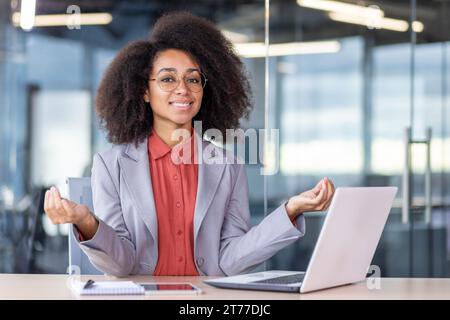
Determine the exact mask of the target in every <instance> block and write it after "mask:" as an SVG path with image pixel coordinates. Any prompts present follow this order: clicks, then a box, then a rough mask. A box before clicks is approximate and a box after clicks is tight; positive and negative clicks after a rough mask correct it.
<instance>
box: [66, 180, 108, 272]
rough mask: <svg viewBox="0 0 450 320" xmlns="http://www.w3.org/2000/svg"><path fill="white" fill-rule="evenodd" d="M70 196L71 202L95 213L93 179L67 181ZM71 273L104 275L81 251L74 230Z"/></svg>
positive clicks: (71, 243)
mask: <svg viewBox="0 0 450 320" xmlns="http://www.w3.org/2000/svg"><path fill="white" fill-rule="evenodd" d="M66 183H67V188H68V195H69V199H70V200H71V201H74V202H76V203H79V204H84V205H86V206H88V208H89V210H91V212H94V206H93V203H92V189H91V178H89V177H87V178H68V179H67V180H66ZM71 227H72V226H71ZM68 238H69V267H70V269H69V273H71V274H72V273H78V271H79V272H80V274H103V273H102V272H100V271H99V270H98V269H97V268H95V267H94V265H93V264H92V263H91V262H90V260H89V258H88V257H87V256H86V254H85V253H84V252H83V250H81V248H80V247H79V245H78V241H77V240H76V239H75V236H74V233H73V232H72V230H70V231H69V236H68ZM78 269H79V270H78Z"/></svg>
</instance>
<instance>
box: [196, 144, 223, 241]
mask: <svg viewBox="0 0 450 320" xmlns="http://www.w3.org/2000/svg"><path fill="white" fill-rule="evenodd" d="M196 137H197V141H198V143H197V146H200V145H201V146H202V148H198V150H197V154H198V159H199V165H198V184H197V199H196V203H195V212H194V243H195V242H196V239H197V234H198V231H199V229H200V226H201V224H202V221H203V218H204V217H205V215H206V212H207V211H208V208H209V206H210V205H211V202H212V200H213V198H214V196H215V194H216V190H217V187H218V186H219V183H220V180H221V179H222V175H223V172H224V169H225V160H224V157H223V154H222V152H221V151H220V149H219V148H217V147H214V148H212V146H213V145H212V144H211V143H208V142H205V141H202V139H201V138H199V137H198V136H196ZM215 160H217V161H218V163H213V162H214V161H215Z"/></svg>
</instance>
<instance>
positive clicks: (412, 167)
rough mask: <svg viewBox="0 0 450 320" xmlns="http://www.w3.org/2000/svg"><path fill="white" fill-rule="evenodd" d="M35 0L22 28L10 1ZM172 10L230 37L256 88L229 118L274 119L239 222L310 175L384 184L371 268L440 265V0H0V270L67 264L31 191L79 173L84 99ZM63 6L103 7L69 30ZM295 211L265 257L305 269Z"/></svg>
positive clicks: (444, 257)
mask: <svg viewBox="0 0 450 320" xmlns="http://www.w3.org/2000/svg"><path fill="white" fill-rule="evenodd" d="M34 2H35V4H36V6H35V26H34V27H33V28H31V29H30V30H27V29H29V26H26V25H24V24H22V26H21V19H20V17H19V15H20V14H21V13H22V14H24V11H23V10H25V9H23V8H22V4H24V5H28V6H29V5H32V3H34ZM71 5H74V6H72V7H71ZM180 9H184V10H188V11H191V12H193V13H195V14H197V15H200V16H203V17H206V18H208V19H210V20H212V21H214V22H215V23H216V24H217V25H218V26H219V28H220V29H222V30H223V31H224V32H225V34H226V35H227V37H229V38H230V40H232V41H233V42H234V43H235V44H236V50H237V52H238V53H239V54H240V55H241V56H242V59H243V61H244V63H245V65H246V67H247V70H248V73H249V76H250V79H251V83H252V86H253V90H254V101H255V108H254V111H253V112H252V114H251V116H250V119H249V120H248V121H243V122H242V127H243V128H244V129H246V128H256V129H262V128H266V129H270V128H279V129H280V131H279V133H280V144H279V152H278V153H274V152H272V153H270V155H269V156H268V158H267V161H268V165H269V166H272V167H275V168H278V171H277V173H276V174H274V175H270V176H262V175H261V174H260V169H261V163H257V164H248V165H247V167H246V168H247V175H248V179H249V187H250V188H249V189H250V206H251V212H252V222H253V223H257V222H258V221H259V220H260V219H261V218H262V217H263V215H264V214H265V212H266V213H267V212H270V210H271V209H273V208H275V207H276V206H278V204H279V203H281V201H283V200H285V199H286V198H288V197H289V196H290V195H293V194H295V193H298V192H300V191H304V190H306V189H308V188H311V187H312V186H314V184H315V183H316V182H317V181H318V180H319V179H320V178H322V177H323V176H328V177H330V178H331V179H332V180H333V181H334V183H335V185H336V186H387V185H394V186H398V187H399V192H398V194H397V198H396V200H395V203H394V206H393V209H392V211H391V214H390V216H389V220H388V223H387V225H386V228H385V230H384V232H383V235H382V238H381V241H380V243H379V246H378V248H377V251H376V254H375V258H374V261H373V263H374V264H376V265H378V266H379V267H380V271H381V275H382V276H396V277H399V276H406V277H407V276H412V277H446V276H448V275H449V271H450V263H449V259H450V256H449V250H450V235H449V234H448V232H447V230H448V228H449V226H450V215H449V213H450V209H449V203H450V202H449V200H450V194H449V193H450V179H449V171H450V140H449V139H450V138H449V124H450V111H449V103H450V98H449V91H450V85H449V83H450V76H449V71H450V69H449V64H450V63H449V60H450V47H449V40H450V28H449V25H448V24H449V22H448V18H449V17H450V15H449V14H450V1H448V0H407V1H401V0H389V1H356V0H345V1H344V0H341V1H321V0H310V1H308V0H298V1H296V0H273V1H269V6H268V7H266V3H265V1H262V0H245V1H237V0H236V1H234V0H227V1H225V0H193V1H181V0H180V1H178V0H177V1H160V0H151V1H150V0H145V1H144V0H139V1H122V0H99V1H85V0H78V1H66V0H60V1H56V0H36V1H31V0H29V1H28V0H23V1H18V0H13V1H10V0H0V272H3V273H12V272H15V273H65V272H66V268H67V265H68V252H67V232H68V228H67V226H54V225H52V224H51V223H50V222H49V220H48V219H47V218H46V216H45V214H44V213H43V210H42V200H43V193H42V191H43V190H45V188H47V187H49V186H51V185H56V186H58V187H59V188H60V189H61V190H62V191H63V193H64V192H65V190H66V185H65V180H66V178H67V177H81V176H89V175H90V167H91V160H92V156H93V154H94V153H95V152H97V151H99V150H102V149H105V148H108V143H107V142H106V139H105V134H104V132H103V131H101V130H99V127H98V120H97V118H96V116H95V113H94V98H95V92H96V89H97V87H98V85H99V82H100V79H101V76H102V74H103V72H104V71H105V68H106V67H107V65H108V63H109V62H110V61H111V60H112V58H113V57H114V55H115V54H116V53H117V51H118V50H119V49H120V48H121V47H123V46H124V45H125V44H126V43H127V42H128V41H131V40H136V39H142V38H147V37H148V34H149V32H150V31H151V27H152V25H153V23H154V22H155V20H156V19H157V18H158V17H159V16H160V15H161V14H162V13H164V12H168V11H172V10H180ZM77 10H80V11H81V14H86V13H100V14H103V15H100V16H98V18H99V19H100V20H96V21H94V22H93V23H94V24H93V25H84V24H82V25H81V26H80V28H79V29H78V28H72V27H68V26H67V25H66V20H63V21H64V22H63V25H61V26H44V25H45V24H46V23H47V24H48V23H49V22H48V21H49V20H45V19H44V18H42V17H43V16H45V15H54V14H65V13H69V14H73V13H75V12H77ZM105 13H107V14H109V15H104V14H105ZM266 13H267V14H266ZM267 18H268V20H266V19H267ZM102 19H103V20H102ZM109 20H110V21H109ZM50 21H53V20H51V19H50ZM80 21H83V18H81V20H80ZM75 22H76V21H75ZM411 22H414V23H412V24H411ZM411 26H412V27H411ZM267 27H268V28H267ZM266 40H268V41H269V43H270V47H271V49H269V56H268V58H267V61H268V63H267V65H266V53H267V51H266V48H265V47H264V45H263V44H264V42H265V41H266ZM266 75H267V76H268V78H266V77H265V76H266ZM267 80H268V82H267ZM267 84H268V85H267ZM211 85H214V84H211ZM407 127H410V128H411V135H410V140H411V141H410V142H411V143H410V144H408V146H409V147H407V144H406V139H405V135H406V133H405V132H406V128H407ZM428 128H431V130H430V131H431V138H430V139H429V140H430V143H429V146H430V149H429V150H430V152H429V157H427V144H426V143H425V142H426V141H427V138H428V136H427V133H428V132H429V129H428ZM407 149H408V150H410V152H411V162H410V163H409V165H408V164H407V163H406V161H405V159H406V154H407V153H406V150H407ZM427 159H428V160H429V161H428V162H427ZM427 163H429V165H428V166H427ZM405 172H406V173H408V175H407V176H408V177H409V183H407V182H405V180H404V179H405V177H406V176H405V174H404V173H405ZM427 184H428V185H427ZM406 185H408V187H409V188H405V186H406ZM406 190H409V194H410V196H409V197H408V196H407V195H408V193H407V192H405V191H406ZM405 210H406V211H405ZM427 210H429V211H427ZM307 216H308V217H307V219H308V220H307V234H306V236H305V237H304V238H302V239H301V240H300V241H298V242H297V243H295V244H294V245H292V246H290V247H288V248H286V249H284V250H282V251H281V252H280V253H278V254H277V255H276V256H274V257H273V258H272V259H270V261H269V262H268V263H267V265H266V267H269V268H277V269H293V270H303V269H305V268H306V266H307V263H308V260H309V258H310V255H311V253H312V250H313V248H314V244H315V241H316V240H317V237H318V234H319V231H320V227H321V225H322V223H323V219H324V214H308V215H307ZM343 232H345V231H343ZM355 241H358V239H355ZM336 271H337V272H338V271H339V268H338V266H337V270H336Z"/></svg>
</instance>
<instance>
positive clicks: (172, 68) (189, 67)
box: [144, 49, 203, 129]
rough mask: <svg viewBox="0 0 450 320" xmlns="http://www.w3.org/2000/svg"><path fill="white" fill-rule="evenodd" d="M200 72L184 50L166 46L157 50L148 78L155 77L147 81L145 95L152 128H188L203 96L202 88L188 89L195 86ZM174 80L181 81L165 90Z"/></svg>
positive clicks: (198, 67)
mask: <svg viewBox="0 0 450 320" xmlns="http://www.w3.org/2000/svg"><path fill="white" fill-rule="evenodd" d="M199 74H200V66H199V64H198V63H197V62H196V61H195V60H194V59H192V58H191V57H190V56H189V55H188V54H187V53H185V52H184V51H181V50H176V49H168V50H165V51H162V52H160V53H158V55H157V56H156V58H155V60H154V62H153V67H152V72H151V74H150V79H155V80H150V81H149V86H148V89H147V90H146V92H145V95H144V100H145V101H146V102H149V103H150V106H151V108H152V111H153V119H154V120H153V121H154V122H153V126H154V127H155V128H156V127H159V126H164V127H170V128H173V129H176V128H185V129H190V128H191V126H192V119H193V118H194V116H195V115H196V114H197V113H198V111H199V110H200V106H201V103H202V98H203V89H201V90H199V91H198V92H195V91H197V90H195V89H194V90H192V88H191V86H193V87H195V85H196V84H195V82H196V81H197V80H198V79H199V76H198V75H199ZM177 76H178V78H177ZM177 79H180V80H182V81H179V83H178V86H176V88H174V89H172V90H171V91H166V90H168V89H167V87H169V88H171V87H173V86H174V85H173V84H174V82H176V81H177ZM183 79H185V81H183ZM200 79H201V78H200ZM170 83H172V85H170ZM175 85H176V84H175ZM161 87H163V88H161ZM200 87H201V85H200ZM163 89H164V90H163Z"/></svg>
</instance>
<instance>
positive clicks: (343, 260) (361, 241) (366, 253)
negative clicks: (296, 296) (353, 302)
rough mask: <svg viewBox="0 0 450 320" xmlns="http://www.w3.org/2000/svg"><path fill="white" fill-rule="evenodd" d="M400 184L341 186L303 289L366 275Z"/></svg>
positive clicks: (333, 202) (329, 211)
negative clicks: (392, 185)
mask: <svg viewBox="0 0 450 320" xmlns="http://www.w3.org/2000/svg"><path fill="white" fill-rule="evenodd" d="M396 192H397V187H359V188H337V189H336V191H335V194H334V196H333V200H332V202H331V205H330V208H329V210H328V213H327V215H326V218H325V222H324V224H323V227H322V229H321V232H320V235H319V238H318V240H317V243H316V246H315V248H314V252H313V255H312V257H311V259H310V261H309V264H308V269H307V271H306V275H305V278H304V280H303V283H302V286H301V290H300V291H301V292H308V291H314V290H319V289H324V288H330V287H334V286H339V285H343V284H347V283H354V282H358V281H361V280H364V279H365V278H366V274H367V269H368V267H369V265H370V263H371V261H372V258H373V255H374V253H375V250H376V247H377V245H378V241H379V240H380V237H381V234H382V232H383V229H384V226H385V223H386V220H387V218H388V215H389V212H390V210H391V206H392V202H393V200H394V197H395V194H396Z"/></svg>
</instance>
